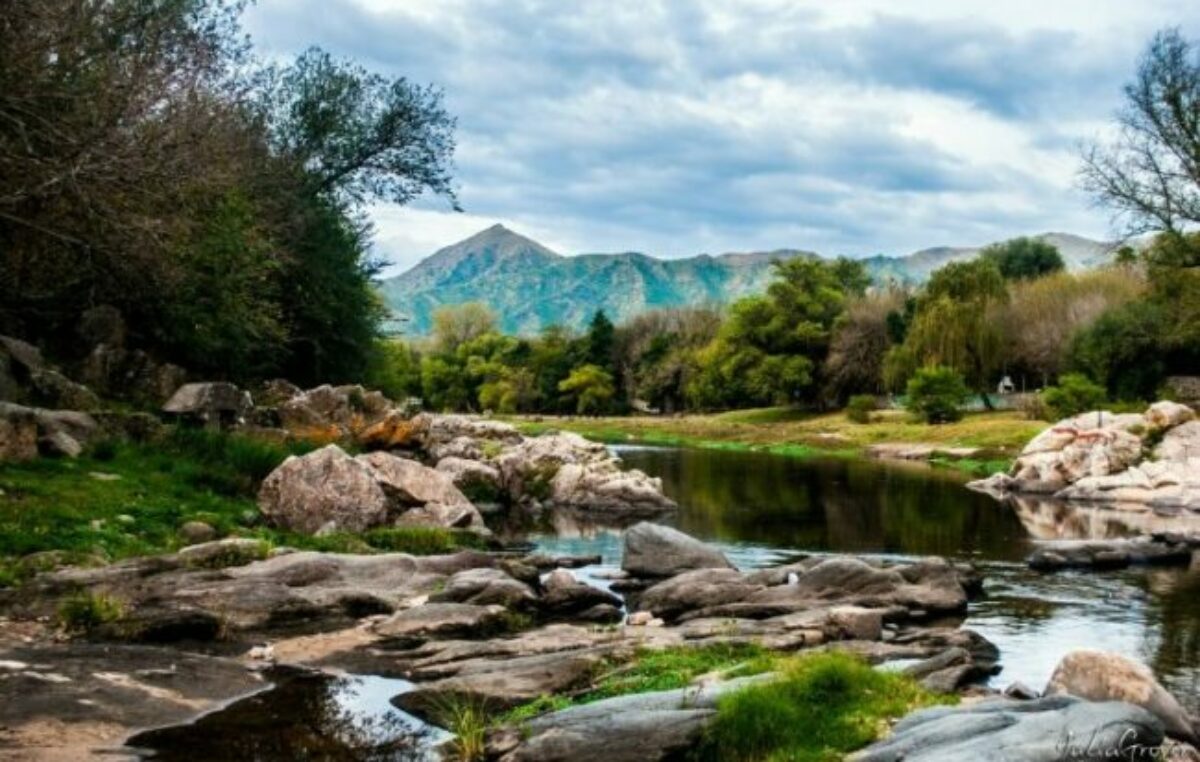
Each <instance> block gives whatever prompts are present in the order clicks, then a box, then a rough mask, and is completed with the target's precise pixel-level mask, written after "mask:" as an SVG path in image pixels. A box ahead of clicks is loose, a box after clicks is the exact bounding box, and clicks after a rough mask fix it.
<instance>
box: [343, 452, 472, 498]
mask: <svg viewBox="0 0 1200 762" xmlns="http://www.w3.org/2000/svg"><path fill="white" fill-rule="evenodd" d="M357 460H358V461H359V462H361V463H365V464H366V465H367V466H369V467H370V468H371V469H373V470H374V471H375V472H376V479H377V480H378V481H379V486H381V487H383V490H384V492H385V493H387V494H388V496H389V497H391V498H392V499H393V500H395V501H396V502H398V503H399V504H401V505H408V506H421V505H425V504H426V503H442V504H444V505H457V504H469V503H470V501H469V500H467V498H466V496H465V495H463V493H462V492H460V491H459V490H458V488H457V487H455V486H454V482H453V481H452V480H451V479H450V477H449V476H447V475H446V474H444V473H442V472H440V471H437V470H435V469H432V468H429V467H428V466H423V465H421V464H420V463H418V462H417V461H415V460H409V459H408V458H400V457H397V456H395V455H392V454H390V453H386V452H372V453H368V454H366V455H359V456H358V458H357Z"/></svg>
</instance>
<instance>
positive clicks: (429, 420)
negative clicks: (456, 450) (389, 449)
mask: <svg viewBox="0 0 1200 762" xmlns="http://www.w3.org/2000/svg"><path fill="white" fill-rule="evenodd" d="M414 421H416V422H417V423H418V425H419V426H420V427H421V430H422V439H423V443H424V446H425V449H426V450H428V451H430V452H434V451H435V449H436V448H437V447H438V446H440V445H444V444H445V443H447V442H450V441H452V440H455V439H459V438H466V439H469V440H480V441H484V442H493V443H496V444H498V445H514V444H518V443H519V442H521V441H522V440H523V439H524V438H523V437H522V436H521V433H520V432H519V431H517V429H516V427H514V426H512V425H510V424H507V423H501V422H500V421H489V420H487V419H485V418H480V417H478V416H471V415H433V414H430V413H421V414H420V415H417V416H416V417H415V418H414Z"/></svg>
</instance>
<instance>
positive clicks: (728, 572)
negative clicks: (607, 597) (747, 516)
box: [637, 569, 765, 621]
mask: <svg viewBox="0 0 1200 762" xmlns="http://www.w3.org/2000/svg"><path fill="white" fill-rule="evenodd" d="M763 589H765V588H764V587H763V586H762V585H759V584H754V583H751V582H748V581H747V580H746V578H745V576H743V575H742V573H741V572H739V571H737V570H736V569H693V570H692V571H685V572H682V573H680V574H677V575H676V576H674V577H671V578H670V579H666V580H663V581H662V582H659V583H658V584H656V585H654V586H653V587H650V588H648V589H647V590H645V591H644V592H642V593H641V594H640V595H638V596H637V608H638V609H641V610H644V611H649V612H652V614H653V615H654V616H657V617H661V618H662V619H664V620H667V621H672V620H674V619H677V618H679V617H680V616H682V615H683V614H685V613H687V612H690V611H696V610H702V609H708V608H712V607H715V606H721V605H725V604H729V603H736V602H739V601H744V600H746V599H747V598H749V597H750V596H751V595H753V594H754V593H757V592H759V591H760V590H763Z"/></svg>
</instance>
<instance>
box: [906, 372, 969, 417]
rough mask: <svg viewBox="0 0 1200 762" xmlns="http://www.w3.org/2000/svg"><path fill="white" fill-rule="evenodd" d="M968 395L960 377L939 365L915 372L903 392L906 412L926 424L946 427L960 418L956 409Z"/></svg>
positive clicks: (959, 412)
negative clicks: (914, 414) (945, 425)
mask: <svg viewBox="0 0 1200 762" xmlns="http://www.w3.org/2000/svg"><path fill="white" fill-rule="evenodd" d="M969 394H970V392H969V391H968V389H967V385H966V384H965V383H964V382H963V377H962V375H961V374H959V373H958V372H957V371H955V370H954V369H953V368H947V367H945V366H941V365H931V366H927V367H924V368H920V369H919V370H917V372H916V373H914V374H913V377H912V378H910V379H909V380H908V386H907V388H906V390H905V395H906V397H907V403H906V404H907V407H908V409H909V410H911V411H912V412H914V413H916V414H917V415H918V416H920V417H921V420H923V421H925V422H926V423H948V422H950V421H957V420H958V419H960V418H962V411H961V410H959V406H960V405H962V403H963V402H965V401H966V399H967V396H968V395H969Z"/></svg>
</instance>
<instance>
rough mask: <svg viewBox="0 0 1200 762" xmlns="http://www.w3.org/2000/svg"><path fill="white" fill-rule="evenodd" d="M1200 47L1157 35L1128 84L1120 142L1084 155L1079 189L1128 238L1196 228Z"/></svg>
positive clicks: (1199, 215)
mask: <svg viewBox="0 0 1200 762" xmlns="http://www.w3.org/2000/svg"><path fill="white" fill-rule="evenodd" d="M1197 114H1200V50H1198V49H1197V47H1196V46H1195V44H1194V43H1192V42H1191V41H1189V40H1187V39H1185V38H1184V37H1183V35H1182V34H1181V33H1180V31H1179V29H1166V30H1163V31H1160V32H1159V33H1158V34H1156V35H1155V36H1154V38H1153V39H1152V40H1151V42H1150V44H1149V46H1148V47H1147V48H1146V51H1145V52H1144V53H1143V54H1142V57H1141V60H1140V62H1139V64H1138V69H1137V74H1136V76H1135V78H1134V81H1133V82H1131V83H1130V84H1128V85H1126V86H1125V105H1124V107H1123V108H1122V109H1121V110H1120V112H1118V114H1117V125H1118V127H1119V129H1120V132H1119V135H1118V137H1117V138H1116V139H1115V140H1114V141H1112V142H1111V143H1106V144H1100V143H1098V144H1094V145H1092V146H1091V147H1090V148H1088V149H1087V150H1086V152H1085V154H1084V157H1083V171H1082V176H1083V184H1084V187H1085V188H1086V189H1087V190H1089V191H1090V192H1091V193H1092V194H1093V195H1094V196H1095V197H1096V199H1097V200H1098V201H1100V202H1101V203H1103V204H1104V205H1106V206H1108V207H1110V208H1111V209H1113V210H1114V213H1115V214H1116V215H1117V216H1118V217H1119V218H1121V219H1123V221H1124V223H1125V227H1126V230H1127V232H1128V233H1129V234H1130V235H1135V234H1139V233H1145V232H1148V231H1159V232H1176V233H1178V232H1181V231H1183V230H1186V229H1188V228H1190V227H1195V226H1196V225H1198V224H1200V118H1197Z"/></svg>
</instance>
